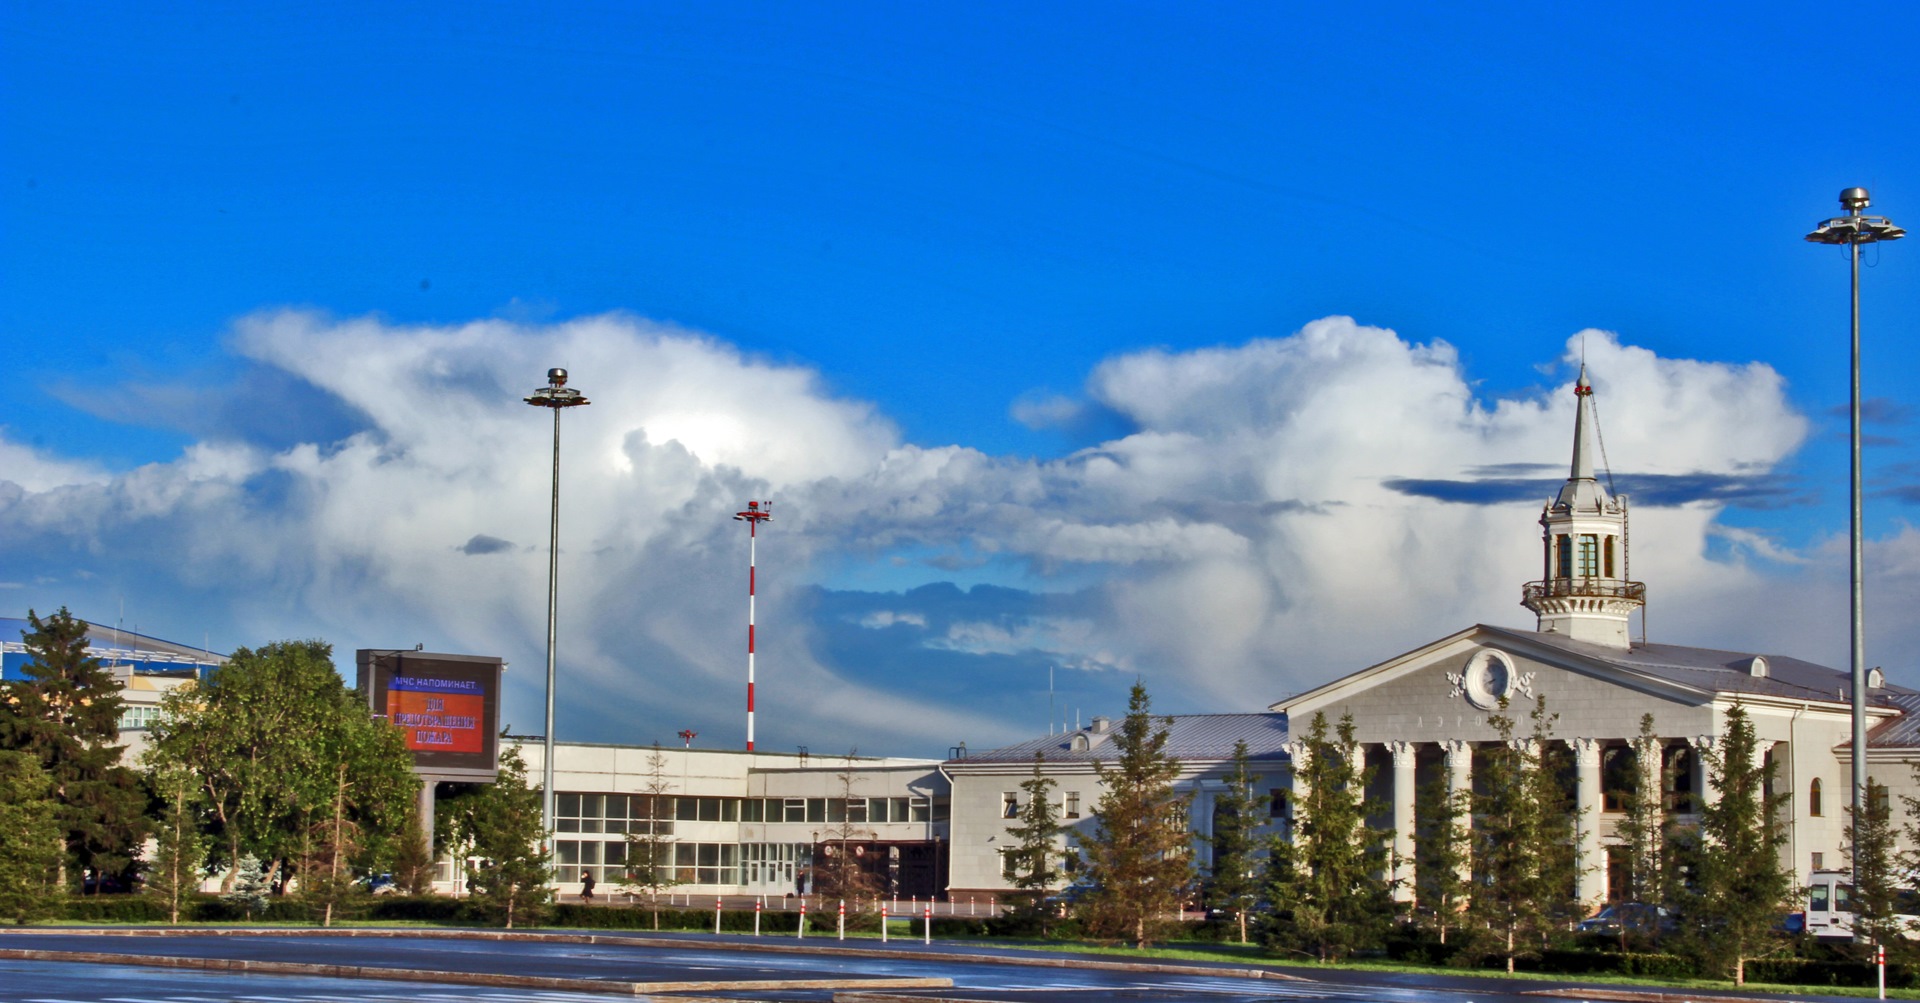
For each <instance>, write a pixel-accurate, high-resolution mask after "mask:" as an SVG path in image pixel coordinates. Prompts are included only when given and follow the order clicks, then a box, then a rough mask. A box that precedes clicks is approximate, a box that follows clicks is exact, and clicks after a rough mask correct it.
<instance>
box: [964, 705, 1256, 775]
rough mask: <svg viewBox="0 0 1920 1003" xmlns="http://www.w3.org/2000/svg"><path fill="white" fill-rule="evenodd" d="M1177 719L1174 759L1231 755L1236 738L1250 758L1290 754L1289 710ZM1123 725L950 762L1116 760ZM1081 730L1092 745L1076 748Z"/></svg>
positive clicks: (1171, 737) (1172, 729) (1172, 735)
mask: <svg viewBox="0 0 1920 1003" xmlns="http://www.w3.org/2000/svg"><path fill="white" fill-rule="evenodd" d="M1163 720H1165V718H1162V717H1160V716H1158V715H1156V716H1155V717H1154V724H1155V725H1156V726H1158V725H1159V723H1160V722H1161V721H1163ZM1172 721H1173V723H1172V724H1171V725H1169V726H1168V728H1167V754H1168V755H1171V756H1173V757H1174V758H1175V759H1179V760H1183V761H1210V760H1228V759H1232V758H1233V744H1234V743H1235V742H1237V741H1245V742H1246V743H1247V756H1248V757H1249V758H1251V759H1264V760H1276V759H1285V758H1287V754H1286V752H1285V751H1284V750H1283V749H1282V748H1281V747H1282V746H1284V745H1286V743H1287V716H1286V715H1285V714H1271V713H1264V714H1176V715H1174V716H1173V719H1172ZM1119 727H1120V722H1119V721H1118V720H1115V721H1114V722H1113V724H1112V725H1111V726H1110V727H1109V728H1108V730H1107V731H1106V732H1105V733H1104V734H1100V733H1096V732H1094V730H1093V729H1092V728H1081V729H1080V730H1078V731H1069V732H1066V733H1064V734H1059V735H1047V736H1044V737H1041V738H1034V739H1028V740H1027V741H1025V742H1020V743H1018V744H1015V745H1008V746H1003V747H1001V748H998V749H989V750H987V751H984V752H970V753H968V754H967V757H966V758H965V759H950V760H947V763H948V765H949V766H956V765H978V764H993V763H1031V762H1033V754H1034V753H1036V752H1038V753H1040V754H1041V755H1042V756H1043V757H1044V758H1045V760H1046V761H1047V762H1049V763H1056V764H1058V763H1091V762H1093V761H1095V760H1099V761H1102V762H1107V763H1111V762H1113V761H1114V760H1115V759H1116V758H1117V756H1118V754H1117V753H1116V752H1115V751H1114V748H1113V737H1114V735H1115V734H1116V733H1117V732H1118V729H1119ZM1081 736H1085V737H1086V738H1087V739H1088V745H1089V747H1088V748H1086V749H1076V748H1074V745H1075V744H1076V743H1075V742H1074V739H1075V738H1077V737H1081Z"/></svg>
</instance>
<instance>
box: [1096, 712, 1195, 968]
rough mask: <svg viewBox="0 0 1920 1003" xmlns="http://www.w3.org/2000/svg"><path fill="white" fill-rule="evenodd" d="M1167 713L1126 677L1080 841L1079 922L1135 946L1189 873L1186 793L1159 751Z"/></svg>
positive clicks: (1153, 934) (1172, 902)
mask: <svg viewBox="0 0 1920 1003" xmlns="http://www.w3.org/2000/svg"><path fill="white" fill-rule="evenodd" d="M1172 720H1173V719H1172V718H1167V717H1162V718H1160V719H1158V720H1155V719H1154V717H1153V712H1152V702H1151V701H1150V700H1149V699H1148V697H1147V689H1146V687H1145V686H1142V685H1141V684H1140V683H1137V682H1136V683H1134V684H1133V691H1132V693H1131V694H1130V695H1129V697H1128V700H1127V716H1126V717H1125V718H1124V719H1123V720H1122V721H1121V723H1120V728H1119V730H1118V731H1117V732H1116V733H1115V734H1114V736H1113V749H1114V754H1115V761H1114V764H1113V765H1112V766H1108V765H1107V764H1106V763H1105V762H1104V761H1102V760H1095V761H1094V764H1093V769H1094V773H1095V775H1096V776H1098V777H1099V778H1100V781H1101V783H1102V784H1103V785H1104V787H1105V789H1104V791H1103V792H1102V793H1101V795H1100V800H1099V802H1098V803H1097V804H1096V805H1095V806H1094V812H1095V813H1096V814H1097V815H1098V816H1099V817H1098V819H1097V820H1096V822H1095V825H1094V829H1093V832H1092V833H1091V834H1089V835H1088V837H1087V838H1086V839H1085V840H1084V841H1083V842H1082V845H1083V846H1084V847H1085V849H1086V853H1087V874H1088V877H1089V878H1090V879H1091V880H1092V882H1093V885H1094V891H1093V894H1092V895H1091V896H1090V897H1089V898H1088V901H1087V908H1086V912H1087V923H1088V926H1089V928H1090V929H1092V931H1093V932H1094V933H1095V934H1097V935H1100V936H1106V937H1122V938H1125V939H1127V940H1130V941H1132V942H1133V944H1134V945H1135V946H1136V947H1146V946H1147V945H1148V944H1150V943H1152V942H1153V941H1154V940H1155V939H1157V937H1158V935H1159V932H1160V930H1161V929H1162V927H1163V925H1164V924H1166V923H1167V922H1168V921H1169V920H1170V919H1171V918H1172V917H1174V916H1175V915H1177V914H1178V912H1179V909H1180V904H1181V902H1182V901H1183V900H1184V898H1185V897H1186V893H1187V887H1188V886H1189V885H1190V884H1191V883H1192V881H1193V853H1192V844H1191V838H1190V837H1189V836H1188V834H1187V811H1188V805H1189V801H1190V799H1189V798H1188V797H1187V796H1186V795H1183V794H1181V793H1179V792H1178V791H1177V790H1175V788H1174V781H1175V780H1176V779H1177V778H1178V777H1179V776H1180V761H1179V760H1178V759H1175V758H1174V757H1173V756H1172V755H1170V754H1169V753H1168V752H1167V739H1168V736H1169V734H1170V731H1169V729H1170V728H1171V726H1172Z"/></svg>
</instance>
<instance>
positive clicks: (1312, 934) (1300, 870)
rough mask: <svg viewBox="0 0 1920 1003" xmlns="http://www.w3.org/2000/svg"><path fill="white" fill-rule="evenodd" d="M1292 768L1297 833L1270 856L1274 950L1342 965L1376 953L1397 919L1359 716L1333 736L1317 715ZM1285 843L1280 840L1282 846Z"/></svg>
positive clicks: (1269, 934)
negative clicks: (1369, 794) (1358, 738)
mask: <svg viewBox="0 0 1920 1003" xmlns="http://www.w3.org/2000/svg"><path fill="white" fill-rule="evenodd" d="M1302 745H1303V750H1302V752H1300V753H1299V754H1297V756H1296V758H1295V760H1294V761H1293V763H1292V765H1291V771H1292V775H1293V785H1292V788H1291V789H1290V790H1289V791H1288V792H1287V793H1286V798H1287V801H1288V803H1289V804H1290V805H1291V806H1292V811H1291V816H1292V825H1291V830H1292V831H1291V832H1290V833H1289V834H1288V838H1287V839H1286V840H1285V841H1284V843H1283V845H1278V846H1276V847H1275V848H1274V849H1273V850H1270V851H1269V854H1268V858H1269V862H1270V863H1269V885H1270V889H1271V897H1272V900H1273V919H1272V922H1271V923H1270V924H1269V925H1268V929H1267V931H1266V938H1265V939H1266V941H1267V944H1268V946H1270V947H1274V948H1276V949H1279V950H1288V951H1299V952H1304V953H1307V954H1311V955H1313V956H1314V957H1316V958H1318V959H1319V960H1321V961H1338V960H1340V959H1341V958H1343V957H1346V956H1347V955H1349V954H1351V953H1353V952H1354V951H1356V950H1362V949H1365V948H1369V947H1372V946H1374V945H1376V944H1378V943H1379V942H1380V939H1381V938H1382V937H1383V936H1384V935H1385V934H1386V931H1387V928H1388V925H1389V924H1390V923H1391V921H1392V917H1393V899H1392V886H1391V885H1390V883H1389V882H1388V880H1387V878H1386V871H1387V857H1388V847H1389V846H1390V844H1391V842H1392V839H1393V835H1392V833H1390V832H1388V831H1386V830H1383V829H1376V828H1374V827H1373V826H1371V825H1369V824H1368V821H1367V808H1366V791H1367V783H1368V781H1369V780H1370V779H1371V778H1372V771H1371V770H1369V769H1368V768H1367V765H1366V761H1365V758H1364V756H1363V755H1362V753H1361V750H1360V748H1359V746H1358V744H1357V743H1356V742H1355V740H1354V726H1353V715H1351V714H1347V715H1344V716H1342V717H1341V719H1340V724H1339V725H1338V726H1337V728H1336V729H1335V730H1334V732H1333V733H1332V734H1329V733H1328V731H1327V716H1326V715H1325V714H1324V713H1315V714H1314V716H1313V720H1312V721H1311V722H1310V723H1309V724H1308V726H1307V733H1306V735H1305V736H1304V739H1303V741H1302ZM1276 842H1279V841H1276Z"/></svg>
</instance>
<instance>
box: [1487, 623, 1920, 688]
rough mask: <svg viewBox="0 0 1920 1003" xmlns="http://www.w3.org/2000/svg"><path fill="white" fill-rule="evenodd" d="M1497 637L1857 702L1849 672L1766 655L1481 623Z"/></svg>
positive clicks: (1672, 677)
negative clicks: (1761, 667) (1760, 669)
mask: <svg viewBox="0 0 1920 1003" xmlns="http://www.w3.org/2000/svg"><path fill="white" fill-rule="evenodd" d="M1480 629H1482V630H1484V631H1487V632H1489V633H1492V634H1502V635H1505V636H1507V637H1512V638H1516V639H1522V640H1526V641H1534V642H1538V643H1541V644H1547V645H1551V646H1553V647H1556V648H1560V649H1562V650H1564V651H1566V652H1568V653H1569V654H1573V655H1578V656H1580V657H1581V658H1585V659H1589V660H1592V661H1596V662H1604V663H1606V664H1608V665H1616V666H1619V667H1620V668H1623V669H1628V670H1631V671H1634V672H1641V673H1645V674H1647V675H1650V676H1656V677H1658V678H1660V679H1665V680H1667V681H1669V682H1675V683H1680V684H1682V685H1685V686H1692V687H1695V688H1698V689H1702V690H1707V691H1709V692H1713V693H1751V694H1754V695H1756V696H1771V697H1785V698H1787V699H1790V700H1835V701H1843V702H1844V701H1847V700H1850V699H1852V696H1851V693H1852V686H1851V682H1852V681H1851V680H1850V679H1849V678H1848V673H1846V672H1844V671H1841V670H1840V669H1834V668H1829V667H1827V666H1825V665H1818V664H1815V663H1813V662H1808V661H1803V660H1801V659H1798V658H1793V657H1791V656H1788V655H1775V654H1769V653H1767V652H1763V651H1719V650H1716V649H1713V648H1689V647H1686V646H1684V645H1678V644H1640V645H1635V646H1633V647H1632V648H1628V649H1625V650H1622V649H1620V648H1615V647H1612V646H1611V645H1605V644H1594V643H1591V642H1588V641H1575V640H1573V639H1571V638H1569V637H1567V636H1565V635H1564V634H1548V633H1542V632H1540V631H1532V630H1511V629H1509V628H1506V627H1490V626H1487V625H1486V624H1481V625H1480ZM1755 655H1759V656H1761V657H1763V658H1765V659H1766V660H1767V674H1766V675H1765V676H1755V675H1753V674H1752V673H1751V672H1750V671H1749V667H1750V666H1751V665H1752V664H1753V658H1754V656H1755ZM1914 692H1915V691H1913V690H1910V689H1907V688H1906V687H1904V686H1887V687H1884V688H1882V689H1877V690H1874V691H1873V692H1871V693H1869V694H1868V702H1870V703H1875V704H1882V705H1886V706H1899V705H1898V704H1896V703H1893V702H1892V701H1891V700H1890V699H1889V698H1891V697H1893V696H1895V695H1898V694H1912V693H1914Z"/></svg>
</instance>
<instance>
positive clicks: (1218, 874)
mask: <svg viewBox="0 0 1920 1003" xmlns="http://www.w3.org/2000/svg"><path fill="white" fill-rule="evenodd" d="M1221 783H1222V784H1223V786H1224V789H1223V790H1221V792H1220V794H1219V795H1218V796H1217V797H1215V798H1214V800H1213V873H1212V874H1211V875H1209V877H1208V879H1207V895H1206V900H1207V905H1209V906H1211V907H1213V908H1215V909H1224V910H1227V911H1229V912H1231V913H1233V915H1234V921H1235V923H1236V924H1237V925H1238V926H1239V928H1240V943H1242V944H1244V943H1246V942H1247V920H1248V917H1249V916H1250V915H1251V914H1252V912H1253V909H1254V903H1255V902H1257V901H1259V898H1260V884H1261V871H1262V863H1263V861H1262V860H1261V859H1260V850H1261V844H1262V842H1263V841H1262V840H1261V838H1260V828H1261V826H1262V825H1263V824H1265V820H1266V814H1267V804H1268V797H1267V795H1266V794H1265V793H1262V792H1261V791H1260V790H1259V787H1260V777H1259V775H1258V774H1256V773H1254V772H1253V764H1252V762H1251V761H1250V760H1249V758H1248V755H1247V743H1246V741H1245V740H1244V739H1242V740H1240V741H1236V742H1234V743H1233V765H1232V766H1231V767H1230V768H1229V769H1228V770H1227V775H1226V776H1224V777H1222V778H1221Z"/></svg>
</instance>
